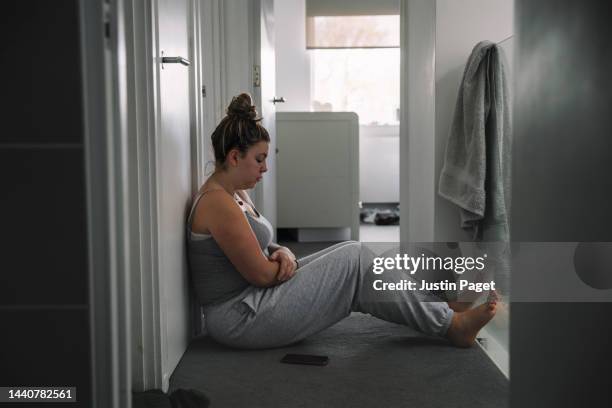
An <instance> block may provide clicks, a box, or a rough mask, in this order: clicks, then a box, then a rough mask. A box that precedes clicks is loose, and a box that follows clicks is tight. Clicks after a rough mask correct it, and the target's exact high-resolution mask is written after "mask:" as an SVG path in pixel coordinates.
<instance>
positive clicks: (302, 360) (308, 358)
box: [281, 354, 329, 366]
mask: <svg viewBox="0 0 612 408" xmlns="http://www.w3.org/2000/svg"><path fill="white" fill-rule="evenodd" d="M281 363H287V364H306V365H317V366H324V365H327V363H329V358H328V357H327V356H313V355H310V354H287V355H286V356H285V357H283V358H282V360H281Z"/></svg>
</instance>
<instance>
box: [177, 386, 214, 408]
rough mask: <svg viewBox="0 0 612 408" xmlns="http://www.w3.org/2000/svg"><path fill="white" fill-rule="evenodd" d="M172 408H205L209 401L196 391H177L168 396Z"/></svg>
mask: <svg viewBox="0 0 612 408" xmlns="http://www.w3.org/2000/svg"><path fill="white" fill-rule="evenodd" d="M170 402H171V403H172V408H207V407H208V406H209V405H210V400H209V399H208V397H206V395H204V393H202V392H201V391H198V390H185V389H178V390H176V391H174V392H173V393H172V394H171V395H170Z"/></svg>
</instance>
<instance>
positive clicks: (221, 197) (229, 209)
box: [191, 189, 242, 234]
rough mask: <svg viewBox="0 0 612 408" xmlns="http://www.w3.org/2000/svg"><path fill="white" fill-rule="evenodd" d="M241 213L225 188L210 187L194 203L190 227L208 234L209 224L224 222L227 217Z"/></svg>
mask: <svg viewBox="0 0 612 408" xmlns="http://www.w3.org/2000/svg"><path fill="white" fill-rule="evenodd" d="M241 215H242V212H241V211H240V208H239V207H238V206H237V205H236V203H235V202H234V199H233V198H232V197H231V196H230V195H229V194H228V193H227V192H226V191H225V190H223V189H211V190H209V191H206V192H205V193H204V195H203V196H202V198H200V201H199V202H198V204H197V205H196V208H195V210H194V214H193V221H192V227H191V228H192V230H193V231H194V232H196V233H203V234H210V229H211V224H217V223H224V222H226V221H227V220H228V218H233V217H238V216H241Z"/></svg>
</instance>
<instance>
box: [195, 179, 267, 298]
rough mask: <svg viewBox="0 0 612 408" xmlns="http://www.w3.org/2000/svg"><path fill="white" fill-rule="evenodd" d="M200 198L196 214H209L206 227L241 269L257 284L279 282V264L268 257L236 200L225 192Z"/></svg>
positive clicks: (232, 261) (265, 285)
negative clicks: (200, 203) (200, 202)
mask: <svg viewBox="0 0 612 408" xmlns="http://www.w3.org/2000/svg"><path fill="white" fill-rule="evenodd" d="M201 201H202V205H201V206H198V207H201V208H199V209H196V211H197V213H202V214H208V215H210V216H208V217H206V218H207V223H206V224H207V229H208V230H209V231H210V233H211V235H212V236H213V238H214V239H215V241H216V242H217V244H219V247H221V250H222V251H223V253H224V254H225V255H226V256H227V257H228V258H229V260H230V262H231V263H232V265H234V267H235V268H236V269H237V270H238V272H239V273H240V274H241V275H242V276H243V277H244V278H245V279H246V280H247V281H248V282H249V283H251V284H253V285H254V286H260V287H268V286H274V285H276V284H278V283H279V281H278V280H277V274H278V272H279V263H277V262H274V261H271V260H269V259H268V258H266V256H265V254H264V253H263V252H262V250H261V248H260V247H259V243H258V242H257V238H256V237H255V234H254V233H253V230H252V229H251V226H250V225H249V222H248V221H247V219H246V217H245V215H244V214H243V212H242V210H241V209H240V208H239V207H238V206H237V205H236V203H235V202H234V199H233V198H232V197H231V196H229V195H228V194H227V193H226V192H225V191H210V192H209V193H208V194H207V196H205V197H203V198H202V200H201ZM197 213H196V217H197Z"/></svg>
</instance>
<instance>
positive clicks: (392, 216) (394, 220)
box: [374, 210, 400, 225]
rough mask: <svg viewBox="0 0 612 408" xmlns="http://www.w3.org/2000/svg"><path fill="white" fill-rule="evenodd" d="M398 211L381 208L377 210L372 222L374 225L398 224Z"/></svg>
mask: <svg viewBox="0 0 612 408" xmlns="http://www.w3.org/2000/svg"><path fill="white" fill-rule="evenodd" d="M399 218H400V217H399V213H398V212H397V211H393V210H383V211H380V212H377V213H376V215H375V216H374V224H376V225H398V224H399Z"/></svg>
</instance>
